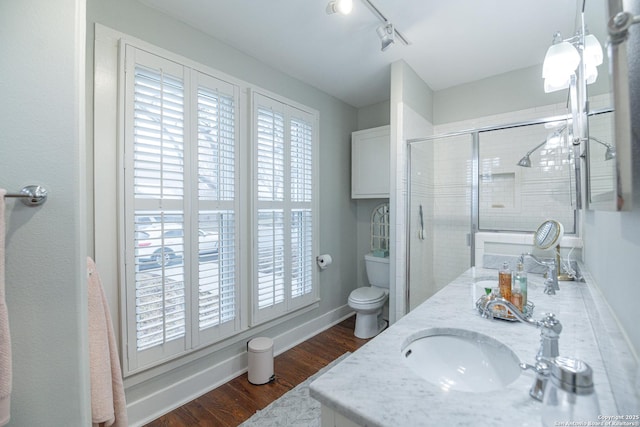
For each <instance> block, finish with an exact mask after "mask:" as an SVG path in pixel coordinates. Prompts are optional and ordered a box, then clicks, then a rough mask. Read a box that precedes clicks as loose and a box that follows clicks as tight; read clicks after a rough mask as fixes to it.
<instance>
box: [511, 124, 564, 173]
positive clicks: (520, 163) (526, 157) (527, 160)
mask: <svg viewBox="0 0 640 427" xmlns="http://www.w3.org/2000/svg"><path fill="white" fill-rule="evenodd" d="M566 129H567V126H563V127H561V128H560V129H558V130H556V131H555V132H553V134H551V135H549V137H547V139H545V140H544V141H542V142H541V143H540V144H538V145H536V146H535V147H534V148H532V149H531V150H529V151H527V154H525V155H524V157H523V158H521V159H520V161H518V163H516V164H517V165H518V166H522V167H524V168H530V167H531V158H530V157H529V156H531V154H532V153H533V152H534V151H536V150H537V149H538V148H540V147H542V146H543V145H545V144H546V143H547V142H549V140H551V139H553V138H554V137H561V136H562V132H564V131H565V130H566Z"/></svg>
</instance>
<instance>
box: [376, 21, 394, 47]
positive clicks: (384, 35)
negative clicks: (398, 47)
mask: <svg viewBox="0 0 640 427" xmlns="http://www.w3.org/2000/svg"><path fill="white" fill-rule="evenodd" d="M376 33H378V37H380V42H381V43H382V49H381V50H382V51H383V52H384V51H385V50H387V49H388V48H389V46H391V45H393V44H394V43H395V39H394V31H393V24H391V22H386V23H384V24H382V25H380V26H379V27H378V28H377V29H376Z"/></svg>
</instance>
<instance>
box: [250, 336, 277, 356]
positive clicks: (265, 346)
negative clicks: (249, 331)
mask: <svg viewBox="0 0 640 427" xmlns="http://www.w3.org/2000/svg"><path fill="white" fill-rule="evenodd" d="M272 348H273V340H272V339H271V338H267V337H258V338H254V339H252V340H251V341H249V351H251V352H254V353H262V352H264V351H269V350H271V349H272Z"/></svg>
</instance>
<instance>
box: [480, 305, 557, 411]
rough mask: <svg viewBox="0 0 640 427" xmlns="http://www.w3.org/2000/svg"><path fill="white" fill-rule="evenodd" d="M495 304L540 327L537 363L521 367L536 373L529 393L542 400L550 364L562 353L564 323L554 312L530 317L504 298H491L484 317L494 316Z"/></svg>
mask: <svg viewBox="0 0 640 427" xmlns="http://www.w3.org/2000/svg"><path fill="white" fill-rule="evenodd" d="M494 305H504V306H506V307H507V308H508V309H509V311H510V312H511V313H513V315H514V316H515V318H516V319H518V320H519V321H520V322H522V323H526V324H527V325H530V326H534V327H536V328H539V329H540V349H538V354H536V363H535V365H529V364H527V363H520V369H522V370H525V371H526V370H528V369H531V370H532V371H534V372H535V373H536V379H535V381H534V383H533V385H532V386H531V389H530V390H529V395H530V396H531V397H533V398H534V399H536V400H540V401H542V398H543V396H544V390H545V387H546V386H547V382H548V381H549V374H550V364H551V363H552V360H553V359H554V358H555V357H557V356H559V355H560V350H559V346H558V341H559V338H560V332H562V324H560V321H559V320H558V319H557V318H556V316H555V314H553V313H546V314H545V315H544V317H543V318H542V319H541V320H533V319H529V318H527V317H525V315H524V314H523V313H522V312H521V311H520V310H518V308H517V307H516V306H515V305H513V304H512V303H511V302H510V301H508V300H506V299H504V298H494V299H492V300H489V301H488V302H487V304H486V305H485V306H484V309H483V311H482V317H484V318H488V317H493V314H492V311H491V309H492V307H493V306H494Z"/></svg>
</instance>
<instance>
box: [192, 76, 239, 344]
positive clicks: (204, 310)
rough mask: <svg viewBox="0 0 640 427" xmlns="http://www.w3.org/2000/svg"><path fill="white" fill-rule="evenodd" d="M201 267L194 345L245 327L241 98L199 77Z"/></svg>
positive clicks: (230, 89)
mask: <svg viewBox="0 0 640 427" xmlns="http://www.w3.org/2000/svg"><path fill="white" fill-rule="evenodd" d="M193 80H194V81H196V82H197V141H198V144H197V145H198V150H197V161H196V163H197V165H198V169H197V170H198V176H197V181H198V186H197V194H196V195H194V200H197V204H198V206H197V212H198V217H197V223H198V231H199V241H198V253H199V262H198V264H197V268H198V271H197V274H196V275H197V277H198V293H197V299H196V301H194V305H196V306H197V307H198V310H197V319H195V320H194V323H195V324H196V325H197V330H196V331H194V334H195V335H197V337H198V339H197V340H194V341H195V342H194V345H197V344H199V343H201V342H209V341H211V340H213V339H215V338H218V337H222V336H227V335H229V333H231V332H233V331H234V330H236V329H237V327H238V326H239V309H240V305H239V304H238V297H239V290H238V286H239V283H238V280H237V277H238V269H239V263H238V247H239V236H238V230H237V225H236V224H237V194H238V190H237V185H238V181H239V179H238V168H237V166H236V164H237V160H236V159H237V158H238V153H237V148H236V145H237V132H236V128H237V117H236V115H237V108H238V107H237V98H238V93H237V89H235V88H234V87H233V86H232V85H230V84H228V83H225V82H222V81H220V80H217V79H214V78H212V77H210V76H205V75H202V74H198V75H197V76H195V77H194V79H193Z"/></svg>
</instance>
